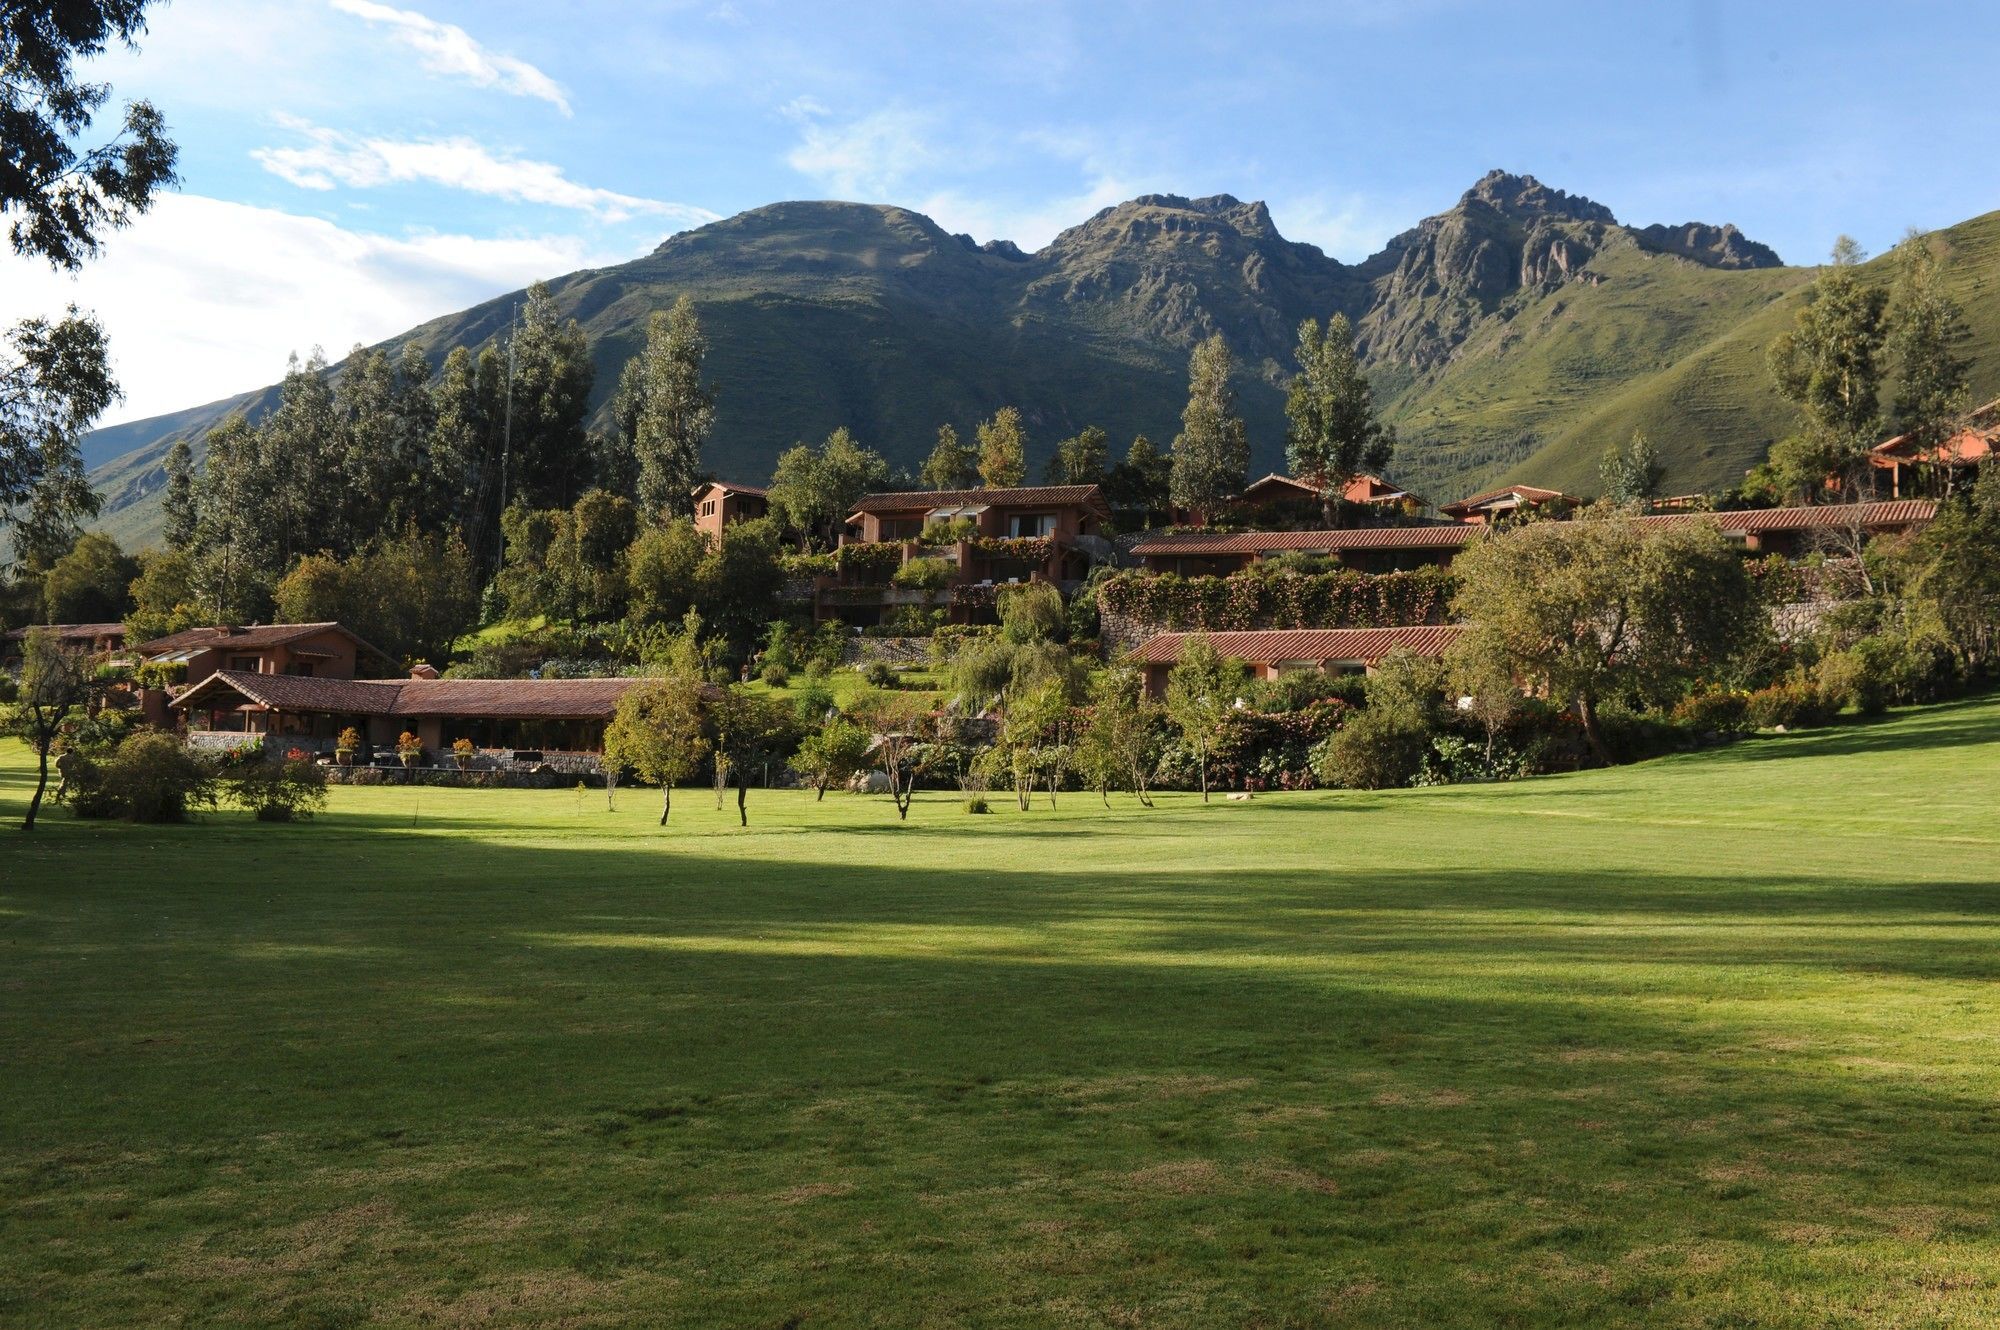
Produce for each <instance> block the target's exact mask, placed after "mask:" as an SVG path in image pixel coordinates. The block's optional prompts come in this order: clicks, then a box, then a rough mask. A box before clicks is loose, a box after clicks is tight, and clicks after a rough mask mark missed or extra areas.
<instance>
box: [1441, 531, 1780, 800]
mask: <svg viewBox="0 0 2000 1330" xmlns="http://www.w3.org/2000/svg"><path fill="white" fill-rule="evenodd" d="M1452 572H1453V573H1454V574H1455V575H1456V576H1457V577H1458V580H1459V589H1458V594H1457V598H1456V600H1455V602H1454V609H1455V611H1456V613H1457V614H1458V615H1459V616H1460V617H1461V618H1463V619H1465V620H1468V621H1470V622H1471V623H1472V627H1471V628H1470V629H1469V630H1468V632H1469V634H1470V635H1471V636H1472V637H1473V638H1474V642H1473V643H1472V644H1471V645H1469V646H1468V647H1466V648H1465V650H1466V651H1468V652H1480V653H1484V654H1485V655H1486V656H1487V659H1488V663H1489V666H1491V664H1492V662H1500V665H1499V666H1498V668H1504V669H1506V670H1507V672H1508V673H1510V674H1511V675H1512V676H1513V677H1514V678H1516V679H1519V680H1521V681H1522V682H1523V683H1526V684H1529V685H1531V686H1534V687H1537V688H1540V689H1542V690H1545V692H1546V694H1547V695H1548V696H1549V697H1551V698H1553V699H1556V700H1559V701H1561V702H1563V703H1566V704H1567V705H1568V706H1570V707H1571V708H1572V710H1573V711H1574V712H1575V714H1576V718H1577V721H1578V722H1579V723H1580V724H1581V725H1582V727H1583V732H1584V736H1585V738H1586V739H1587V740H1588V741H1589V743H1590V748H1591V752H1592V753H1593V754H1595V755H1596V757H1597V758H1598V760H1599V761H1602V762H1607V763H1608V762H1610V761H1612V760H1613V758H1612V755H1611V753H1610V751H1609V749H1608V748H1607V746H1606V745H1605V742H1604V735H1603V731H1602V730H1601V729H1600V728H1599V725H1598V713H1597V708H1598V703H1599V702H1600V701H1601V700H1602V699H1603V698H1605V697H1608V696H1614V695H1618V694H1621V693H1630V694H1637V695H1639V696H1640V697H1642V698H1648V699H1654V700H1664V699H1667V698H1670V697H1672V696H1674V695H1676V694H1677V691H1678V690H1679V689H1680V688H1682V687H1683V686H1684V685H1685V684H1686V683H1688V682H1689V681H1691V680H1693V679H1695V678H1700V677H1708V678H1713V677H1715V673H1716V672H1717V671H1719V670H1720V669H1721V668H1722V667H1723V666H1724V665H1726V664H1727V663H1728V661H1729V660H1730V659H1731V658H1732V657H1733V656H1734V655H1735V654H1736V653H1737V652H1738V651H1739V650H1741V649H1742V648H1743V647H1744V646H1745V645H1746V644H1747V643H1749V642H1750V641H1752V640H1753V633H1754V632H1755V629H1756V625H1757V624H1758V623H1759V622H1761V614H1762V612H1761V610H1760V608H1759V606H1758V603H1757V600H1756V597H1755V595H1754V593H1753V592H1752V590H1751V588H1750V585H1749V579H1748V577H1747V575H1746V574H1745V573H1744V571H1743V561H1742V559H1741V558H1740V557H1738V556H1737V555H1736V554H1735V553H1734V552H1733V551H1732V550H1730V548H1729V546H1728V544H1727V543H1726V542H1725V541H1724V540H1723V538H1722V536H1721V535H1720V534H1719V533H1717V532H1716V531H1715V529H1714V528H1712V527H1708V526H1700V527H1686V528H1668V529H1664V530H1648V529H1647V528H1646V527H1644V526H1642V525H1640V524H1639V523H1638V522H1637V521H1635V520H1634V519H1633V518H1632V517H1630V516H1629V515H1627V514H1624V513H1615V512H1614V513H1609V514H1603V515H1597V514H1593V515H1590V516H1586V517H1583V518H1580V519H1578V520H1576V521H1572V522H1530V523H1528V524H1526V525H1524V526H1520V527H1516V528H1514V529H1513V530H1510V531H1507V532H1506V533H1504V534H1502V535H1498V536H1495V537H1492V538H1491V539H1487V540H1482V541H1477V542H1474V543H1473V544H1472V545H1470V546H1468V547H1467V548H1466V550H1465V552H1464V553H1462V554H1460V555H1459V557H1458V558H1457V560H1455V561H1454V562H1453V564H1452Z"/></svg>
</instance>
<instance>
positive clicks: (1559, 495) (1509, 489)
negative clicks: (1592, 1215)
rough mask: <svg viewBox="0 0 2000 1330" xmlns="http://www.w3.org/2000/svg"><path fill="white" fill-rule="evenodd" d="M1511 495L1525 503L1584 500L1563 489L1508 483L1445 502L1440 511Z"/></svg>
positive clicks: (1471, 507)
mask: <svg viewBox="0 0 2000 1330" xmlns="http://www.w3.org/2000/svg"><path fill="white" fill-rule="evenodd" d="M1509 495H1515V496H1518V497H1519V498H1520V499H1521V501H1522V502H1524V503H1547V502H1548V501H1549V500H1550V499H1564V500H1567V501H1568V502H1570V503H1581V502H1583V501H1582V500H1581V499H1579V498H1577V497H1576V496H1575V495H1573V494H1564V493H1563V492H1562V491H1561V490H1545V489H1542V488H1540V487H1539V486H1536V485H1507V486H1505V487H1503V488H1501V489H1497V490H1487V491H1486V492H1485V493H1484V494H1475V495H1473V496H1472V497H1471V498H1469V499H1460V500H1458V501H1457V502H1456V503H1447V504H1444V505H1443V506H1442V507H1441V508H1440V509H1439V511H1440V512H1446V513H1450V512H1463V511H1470V510H1471V509H1474V508H1477V507H1479V506H1481V505H1482V504H1486V503H1491V502H1492V501H1493V500H1495V499H1504V498H1507V497H1508V496H1509Z"/></svg>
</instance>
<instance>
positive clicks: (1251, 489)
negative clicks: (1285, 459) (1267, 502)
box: [1239, 471, 1319, 499]
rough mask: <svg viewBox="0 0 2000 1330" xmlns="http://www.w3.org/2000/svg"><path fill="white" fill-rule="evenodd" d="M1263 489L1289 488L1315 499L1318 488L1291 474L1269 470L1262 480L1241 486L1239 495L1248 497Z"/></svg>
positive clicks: (1280, 489) (1317, 494)
mask: <svg viewBox="0 0 2000 1330" xmlns="http://www.w3.org/2000/svg"><path fill="white" fill-rule="evenodd" d="M1263 489H1271V490H1279V491H1286V490H1290V491H1293V492H1295V493H1298V494H1301V495H1304V496H1306V497H1307V498H1313V499H1316V498H1318V497H1319V490H1318V489H1317V488H1316V487H1314V486H1312V485H1309V484H1307V483H1306V482H1305V481H1303V480H1297V479H1294V478H1293V477H1291V476H1287V475H1281V474H1279V473H1278V472H1276V471H1273V472H1271V474H1269V475H1267V476H1265V477H1264V478H1263V479H1262V480H1253V481H1251V482H1250V483H1249V484H1248V485H1245V486H1244V487H1243V493H1242V494H1241V495H1240V496H1239V497H1240V498H1245V499H1248V498H1249V497H1250V496H1251V495H1253V494H1255V493H1257V491H1259V490H1263Z"/></svg>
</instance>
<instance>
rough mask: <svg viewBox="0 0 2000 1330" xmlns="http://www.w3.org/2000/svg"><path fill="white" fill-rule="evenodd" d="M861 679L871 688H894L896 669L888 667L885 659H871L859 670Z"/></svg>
mask: <svg viewBox="0 0 2000 1330" xmlns="http://www.w3.org/2000/svg"><path fill="white" fill-rule="evenodd" d="M861 678H862V681H863V682H864V683H866V684H868V686H869V687H871V688H894V687H895V686H896V671H894V670H892V669H890V668H889V662H887V661H885V660H871V661H869V662H868V664H867V665H865V666H863V667H862V670H861Z"/></svg>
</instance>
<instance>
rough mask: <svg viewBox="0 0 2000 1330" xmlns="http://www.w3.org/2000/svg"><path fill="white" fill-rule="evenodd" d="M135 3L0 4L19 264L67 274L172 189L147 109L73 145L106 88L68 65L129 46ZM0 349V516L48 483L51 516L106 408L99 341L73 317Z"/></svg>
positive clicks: (154, 117) (4, 169) (4, 209)
mask: <svg viewBox="0 0 2000 1330" xmlns="http://www.w3.org/2000/svg"><path fill="white" fill-rule="evenodd" d="M146 8H147V0H66V2H65V3H63V4H60V5H48V4H7V5H0V220H4V221H5V222H6V224H7V231H8V240H9V242H10V244H11V245H12V246H13V249H14V252H15V253H16V254H19V255H21V256H23V257H30V258H42V259H46V260H47V261H48V262H49V264H50V265H51V266H52V267H54V268H57V269H63V270H69V271H75V270H76V269H77V268H79V267H81V266H82V265H83V263H84V261H85V260H86V259H90V258H94V257H96V255H97V253H98V250H99V247H100V245H101V243H102V239H103V235H104V233H105V232H107V231H110V230H115V229H117V228H119V227H122V226H125V225H127V224H129V223H130V222H131V220H132V219H133V217H134V216H136V215H137V214H139V213H142V212H144V211H145V210H146V209H147V208H148V207H150V206H151V205H152V202H153V198H154V196H155V195H156V194H157V193H158V192H159V191H161V190H164V189H168V188H171V187H172V185H173V184H174V182H175V176H174V160H175V148H174V145H173V143H172V142H171V141H169V140H168V138H167V135H166V123H165V121H164V120H163V119H162V118H161V116H160V114H159V112H158V111H156V110H154V109H153V107H152V105H151V104H150V103H148V102H143V101H140V102H133V103H131V104H130V105H128V106H127V107H126V108H125V114H124V122H123V127H122V129H121V131H120V132H119V133H118V134H116V135H115V136H114V137H112V138H111V139H109V140H108V141H106V142H104V143H100V144H96V145H90V144H85V143H83V142H81V139H82V138H83V136H84V135H85V134H86V133H87V132H88V131H89V130H90V128H91V125H92V122H93V121H94V120H95V119H96V117H97V112H98V111H99V109H100V108H102V107H103V106H104V104H105V102H106V101H108V100H109V99H110V96H111V88H110V86H109V85H108V84H103V83H86V82H82V81H80V80H79V79H78V78H77V77H76V65H77V63H78V62H79V61H88V60H90V59H92V58H94V57H96V56H99V55H102V54H103V53H104V52H105V51H106V50H107V49H108V48H109V47H110V46H111V45H112V44H113V43H118V44H122V45H124V46H127V47H132V48H136V47H137V44H138V39H139V36H140V34H141V33H143V32H144V31H145V29H146ZM4 340H5V348H4V350H0V517H4V516H6V514H7V510H9V509H12V508H14V507H15V506H16V505H19V504H21V503H23V502H25V501H27V500H28V499H29V496H30V495H31V494H32V493H33V491H34V489H35V487H36V485H37V484H39V483H40V482H41V480H42V477H43V476H44V475H45V474H48V473H57V474H58V478H57V480H56V481H55V482H54V484H55V487H56V491H58V492H57V493H52V494H51V495H49V496H48V497H46V498H45V499H44V501H43V506H44V510H45V514H44V515H45V516H46V515H47V514H48V512H50V511H55V512H58V513H59V512H60V511H61V510H62V509H63V508H64V506H65V504H66V503H67V502H68V500H67V499H66V498H65V497H64V495H73V494H74V485H73V479H72V476H73V474H80V472H81V469H82V468H81V465H80V462H79V461H78V453H77V450H76V440H77V437H78V436H79V435H81V434H82V432H83V430H84V429H85V428H86V427H87V426H88V425H89V424H90V422H91V421H92V420H94V419H96V418H97V416H98V415H99V414H101V413H102V412H103V411H104V409H105V408H106V407H107V406H109V405H110V404H111V403H112V401H114V400H115V399H116V397H117V387H116V385H115V383H114V382H113V380H112V376H111V370H110V361H109V357H108V355H107V353H106V348H105V341H104V332H103V329H101V328H100V327H99V326H98V325H97V323H96V321H95V320H93V319H91V318H89V317H87V316H85V315H82V314H79V313H78V312H77V311H76V310H75V309H74V308H72V309H71V310H70V311H69V313H68V315H67V316H66V317H65V318H63V319H60V320H57V321H55V322H50V321H49V320H46V319H39V318H37V319H28V320H26V321H24V322H22V323H20V324H18V325H16V326H15V327H14V328H12V329H10V330H9V331H8V332H7V333H6V335H5V339H4Z"/></svg>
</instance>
